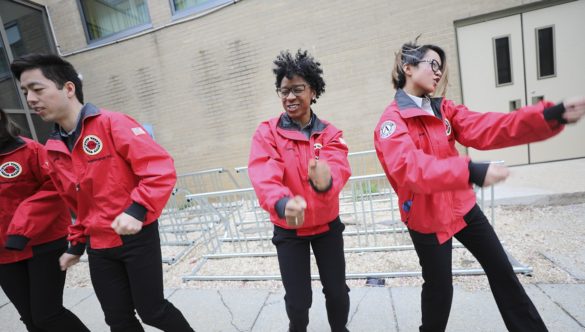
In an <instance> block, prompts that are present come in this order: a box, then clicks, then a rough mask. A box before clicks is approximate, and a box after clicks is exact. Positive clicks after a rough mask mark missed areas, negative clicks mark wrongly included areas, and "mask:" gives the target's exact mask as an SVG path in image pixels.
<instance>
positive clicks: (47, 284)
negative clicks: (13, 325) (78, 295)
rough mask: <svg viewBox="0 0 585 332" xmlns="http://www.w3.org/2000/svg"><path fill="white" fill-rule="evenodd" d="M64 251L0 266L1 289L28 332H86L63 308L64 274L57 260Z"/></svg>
mask: <svg viewBox="0 0 585 332" xmlns="http://www.w3.org/2000/svg"><path fill="white" fill-rule="evenodd" d="M66 249H67V248H66V247H65V246H63V247H60V248H57V249H53V250H51V251H48V252H43V253H39V254H36V253H35V255H34V256H33V257H32V258H30V259H27V260H24V261H20V262H16V263H10V264H0V286H2V289H3V290H4V293H6V296H7V297H8V299H9V300H10V301H11V302H12V304H14V306H15V307H16V310H17V311H18V314H19V315H20V320H22V322H23V323H24V325H26V329H27V330H28V331H31V332H32V331H34V332H41V331H55V332H62V331H71V332H77V331H79V332H82V331H89V330H88V329H87V327H85V325H83V323H82V322H81V321H80V320H79V318H77V316H75V315H74V314H73V313H72V312H71V311H69V310H67V309H65V308H64V307H63V286H64V285H65V272H64V271H61V268H60V267H59V257H60V256H61V254H63V253H64V252H65V250H66Z"/></svg>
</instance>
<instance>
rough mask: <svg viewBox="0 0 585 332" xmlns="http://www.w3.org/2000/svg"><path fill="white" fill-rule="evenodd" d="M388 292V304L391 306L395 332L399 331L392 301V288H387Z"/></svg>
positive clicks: (394, 305)
mask: <svg viewBox="0 0 585 332" xmlns="http://www.w3.org/2000/svg"><path fill="white" fill-rule="evenodd" d="M388 293H389V294H390V305H391V306H392V316H393V317H394V327H396V332H400V326H398V317H397V316H396V304H395V303H394V296H393V295H392V288H388Z"/></svg>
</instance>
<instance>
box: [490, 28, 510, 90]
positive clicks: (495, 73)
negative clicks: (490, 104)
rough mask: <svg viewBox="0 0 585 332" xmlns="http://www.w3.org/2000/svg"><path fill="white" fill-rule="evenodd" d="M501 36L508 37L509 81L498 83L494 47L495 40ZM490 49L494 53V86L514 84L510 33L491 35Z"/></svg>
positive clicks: (496, 53)
mask: <svg viewBox="0 0 585 332" xmlns="http://www.w3.org/2000/svg"><path fill="white" fill-rule="evenodd" d="M502 38H507V39H508V56H509V59H510V82H506V83H500V82H499V79H498V78H499V76H498V52H497V49H496V40H498V39H502ZM492 51H493V54H494V75H495V83H496V88H499V87H502V86H507V85H513V84H514V64H513V61H512V60H513V57H512V35H511V34H507V35H501V36H497V37H493V38H492Z"/></svg>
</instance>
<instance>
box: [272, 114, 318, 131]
mask: <svg viewBox="0 0 585 332" xmlns="http://www.w3.org/2000/svg"><path fill="white" fill-rule="evenodd" d="M309 122H310V123H311V124H310V125H309V126H308V127H305V128H303V129H304V130H309V132H310V134H312V133H314V132H320V131H323V129H325V127H327V125H326V124H324V123H323V122H321V120H319V118H318V117H317V114H315V112H313V111H312V110H311V120H309ZM278 127H280V128H282V129H285V130H296V131H302V130H301V127H300V126H299V125H298V124H297V123H295V122H294V121H293V120H292V119H291V118H290V117H289V116H288V114H287V113H286V112H285V113H282V115H281V116H280V120H278Z"/></svg>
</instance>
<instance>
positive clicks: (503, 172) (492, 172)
mask: <svg viewBox="0 0 585 332" xmlns="http://www.w3.org/2000/svg"><path fill="white" fill-rule="evenodd" d="M509 175H510V170H509V169H508V167H506V166H504V165H498V164H490V165H489V167H488V169H487V173H486V174H485V179H484V180H483V185H482V187H489V186H491V185H494V184H496V183H499V182H502V181H504V180H506V179H507V178H508V176H509Z"/></svg>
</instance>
